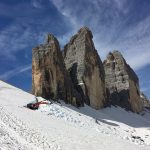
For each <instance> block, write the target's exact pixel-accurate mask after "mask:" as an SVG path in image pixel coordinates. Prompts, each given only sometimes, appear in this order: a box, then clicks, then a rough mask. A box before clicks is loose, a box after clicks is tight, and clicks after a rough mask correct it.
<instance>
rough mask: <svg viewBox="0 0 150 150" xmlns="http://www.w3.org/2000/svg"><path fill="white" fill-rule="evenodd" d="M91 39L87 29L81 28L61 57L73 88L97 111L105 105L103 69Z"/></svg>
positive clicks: (91, 36)
mask: <svg viewBox="0 0 150 150" xmlns="http://www.w3.org/2000/svg"><path fill="white" fill-rule="evenodd" d="M92 38H93V35H92V33H91V31H90V30H89V29H88V28H87V27H83V28H81V29H80V30H79V31H78V33H77V34H76V35H74V36H73V37H72V38H71V40H70V42H69V43H68V44H67V45H66V46H65V48H64V51H63V56H64V61H65V64H66V68H67V70H68V71H69V73H70V76H71V79H72V82H73V84H74V88H75V89H76V90H77V91H78V92H79V93H80V94H81V95H82V99H83V100H84V102H85V103H86V104H88V105H90V106H91V107H93V108H95V109H99V108H101V107H103V106H104V103H105V81H104V68H103V64H102V62H101V59H100V57H99V55H98V53H97V51H96V49H95V47H94V43H93V41H92Z"/></svg>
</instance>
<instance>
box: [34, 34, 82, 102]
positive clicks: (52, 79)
mask: <svg viewBox="0 0 150 150" xmlns="http://www.w3.org/2000/svg"><path fill="white" fill-rule="evenodd" d="M32 91H33V94H35V95H36V96H42V97H44V98H46V99H50V98H53V99H63V100H65V101H66V102H68V103H75V104H78V105H81V101H82V99H81V96H80V94H79V93H78V92H77V91H76V90H74V89H73V86H72V83H71V80H70V77H69V76H68V73H67V70H66V68H65V64H64V60H63V57H62V53H61V51H60V46H59V42H58V40H57V39H56V38H55V37H54V36H53V35H52V34H48V35H47V39H46V43H45V44H43V45H39V46H37V47H35V48H33V50H32Z"/></svg>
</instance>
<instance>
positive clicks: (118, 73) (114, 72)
mask: <svg viewBox="0 0 150 150" xmlns="http://www.w3.org/2000/svg"><path fill="white" fill-rule="evenodd" d="M104 68H105V75H106V77H105V83H106V92H107V96H108V99H109V101H110V103H111V104H113V105H119V106H121V107H124V108H126V109H127V110H132V111H133V112H140V111H142V109H143V104H142V101H141V98H140V91H139V80H138V77H137V75H136V74H135V72H134V71H133V70H132V69H131V68H130V66H129V65H128V64H127V63H126V61H125V59H124V58H123V56H122V55H121V53H120V52H118V51H114V52H112V53H109V54H108V56H107V59H106V60H105V61H104Z"/></svg>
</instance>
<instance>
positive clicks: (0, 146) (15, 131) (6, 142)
mask: <svg viewBox="0 0 150 150" xmlns="http://www.w3.org/2000/svg"><path fill="white" fill-rule="evenodd" d="M4 149H7V150H13V149H19V150H27V149H28V150H31V149H32V150H34V149H36V150H41V149H42V150H49V149H51V150H60V149H61V147H60V146H57V145H55V144H54V145H52V144H51V143H50V142H49V141H48V140H47V138H46V137H45V136H42V135H41V134H40V133H39V132H37V131H35V130H34V129H31V128H29V127H28V126H27V125H26V124H25V123H24V122H23V121H21V120H19V119H18V118H16V117H15V116H13V115H12V114H10V113H8V112H7V111H6V110H5V109H4V107H2V106H0V150H4Z"/></svg>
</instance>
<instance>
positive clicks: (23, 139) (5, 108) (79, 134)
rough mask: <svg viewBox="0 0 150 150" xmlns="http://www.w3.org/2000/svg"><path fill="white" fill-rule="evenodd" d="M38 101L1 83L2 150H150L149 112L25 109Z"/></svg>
mask: <svg viewBox="0 0 150 150" xmlns="http://www.w3.org/2000/svg"><path fill="white" fill-rule="evenodd" d="M34 100H35V97H34V96H33V95H31V94H28V93H26V92H24V91H22V90H20V89H17V88H15V87H13V86H11V85H8V84H6V83H4V82H2V81H0V150H13V149H14V150H18V149H19V150H31V149H33V150H110V149H114V150H149V149H150V112H149V111H148V110H145V111H144V112H142V113H141V114H139V115H138V114H134V113H132V112H127V111H125V110H124V109H122V108H119V107H110V108H105V109H102V110H98V111H96V110H94V109H92V108H90V107H88V106H85V107H82V108H75V107H73V106H71V105H67V104H65V103H64V102H63V101H60V102H61V103H53V104H50V105H44V104H43V105H41V106H40V108H39V109H38V110H35V111H33V110H30V109H27V108H25V107H23V106H25V105H26V104H27V103H30V102H31V101H34Z"/></svg>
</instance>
